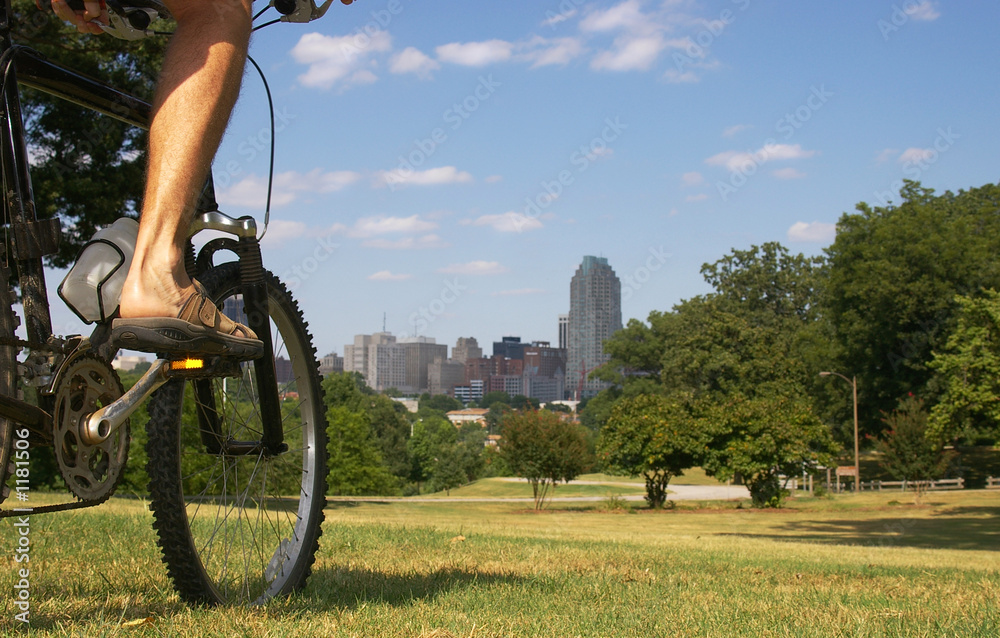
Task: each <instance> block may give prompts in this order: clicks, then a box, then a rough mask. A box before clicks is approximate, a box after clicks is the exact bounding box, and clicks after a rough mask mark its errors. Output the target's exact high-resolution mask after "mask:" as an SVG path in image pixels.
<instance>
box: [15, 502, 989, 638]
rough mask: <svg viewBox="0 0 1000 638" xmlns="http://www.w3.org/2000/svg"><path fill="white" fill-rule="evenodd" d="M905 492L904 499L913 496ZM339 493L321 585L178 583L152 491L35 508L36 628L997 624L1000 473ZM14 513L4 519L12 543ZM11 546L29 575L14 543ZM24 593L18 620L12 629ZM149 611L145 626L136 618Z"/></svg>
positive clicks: (749, 629) (707, 629)
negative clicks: (624, 491)
mask: <svg viewBox="0 0 1000 638" xmlns="http://www.w3.org/2000/svg"><path fill="white" fill-rule="evenodd" d="M896 501H899V503H897V502H896ZM599 506H600V504H579V503H556V504H554V505H553V506H552V507H551V508H550V509H548V510H546V511H544V512H541V513H536V512H534V511H532V510H531V509H530V505H529V506H525V504H523V503H478V502H477V503H463V502H456V501H447V500H445V501H433V502H416V501H407V500H398V501H393V502H391V503H350V502H338V503H335V504H333V505H331V506H330V507H329V508H328V510H327V522H326V524H325V527H324V535H323V537H322V539H321V550H320V556H319V559H318V561H317V565H316V568H315V573H314V575H313V577H312V578H311V579H310V582H309V586H308V587H307V588H306V590H305V591H304V592H303V593H302V594H300V595H298V596H296V597H294V598H292V599H290V600H285V601H276V602H274V603H272V604H270V605H268V606H266V607H264V608H262V609H253V610H244V609H191V608H188V607H186V606H184V605H183V604H181V603H180V602H179V601H178V599H177V597H176V596H175V595H174V593H173V591H172V589H171V586H170V584H169V582H168V580H167V578H166V574H165V571H164V568H163V566H162V565H161V563H160V561H159V555H158V552H157V550H156V549H155V546H154V542H153V532H152V529H151V515H150V514H149V513H148V511H146V509H145V508H144V506H143V504H142V503H141V502H138V501H125V500H115V501H113V502H111V503H108V504H106V505H104V506H101V507H100V508H96V509H92V510H84V511H80V512H74V513H62V514H50V515H39V516H36V517H33V518H32V540H33V542H34V543H35V545H34V546H33V549H32V554H31V558H32V562H31V569H32V577H31V580H32V590H31V591H32V596H33V601H34V606H33V607H32V628H33V633H34V634H37V635H53V636H63V635H72V636H234V635H238V636H275V637H278V636H377V637H379V638H383V637H388V636H413V637H417V638H447V637H477V638H482V637H491V636H553V637H556V636H559V637H561V636H614V637H619V636H637V637H638V636H642V637H646V636H810V637H811V636H963V637H964V636H984V637H985V636H990V637H994V636H997V635H998V634H1000V553H998V552H997V549H998V548H1000V525H998V524H997V520H998V518H1000V492H996V491H994V492H986V491H965V492H939V493H932V494H929V495H927V496H926V497H925V503H924V505H922V506H919V507H916V506H913V505H912V504H911V503H910V502H909V499H904V498H900V495H899V494H885V493H883V494H878V493H865V494H862V495H858V496H855V495H842V496H837V497H835V498H829V499H802V498H799V499H793V500H792V501H791V502H790V505H789V507H788V508H786V509H783V510H779V511H759V510H749V509H736V506H735V505H734V504H716V505H713V506H710V507H705V508H702V509H677V510H674V511H664V512H650V511H647V510H636V511H634V513H607V512H601V511H598V510H596V509H588V508H589V507H599ZM12 530H13V528H12V527H10V525H9V524H7V523H5V524H2V526H0V543H2V546H3V547H7V548H10V547H11V546H12V540H13V538H14V537H13V534H12ZM4 554H6V555H0V563H2V564H0V589H2V590H3V591H5V592H11V591H13V590H12V587H13V583H14V578H13V572H14V567H15V564H14V563H13V558H12V553H11V552H4ZM14 611H15V610H14V608H13V607H12V605H11V602H10V600H9V598H8V599H7V600H5V603H4V605H3V606H2V613H0V634H8V633H11V632H12V629H13V628H14V626H15V624H14V622H13V613H14ZM145 618H151V620H150V621H149V623H148V624H144V625H140V626H137V627H126V626H125V623H126V622H128V621H130V620H136V619H145Z"/></svg>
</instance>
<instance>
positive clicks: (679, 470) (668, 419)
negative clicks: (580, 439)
mask: <svg viewBox="0 0 1000 638" xmlns="http://www.w3.org/2000/svg"><path fill="white" fill-rule="evenodd" d="M703 448H704V441H703V437H702V436H701V435H700V432H699V430H698V428H697V424H696V422H695V420H694V419H692V417H691V415H690V414H689V413H688V411H687V409H686V408H685V407H684V406H683V405H681V403H680V402H678V401H675V400H671V399H667V398H665V397H662V396H657V395H644V396H637V397H629V398H625V399H622V400H621V401H619V402H618V403H617V404H615V407H614V408H613V409H612V411H611V416H610V418H609V419H608V422H607V423H606V424H605V426H604V428H602V429H601V433H600V438H599V440H598V454H599V455H600V457H601V458H602V459H603V461H604V466H605V468H606V469H607V470H608V471H609V472H611V473H612V474H624V475H628V476H640V475H641V476H642V477H643V478H644V479H645V480H646V502H647V503H649V506H650V507H652V508H654V509H659V508H661V507H663V504H664V502H665V501H666V498H667V485H668V484H669V483H670V479H672V478H673V477H675V476H680V475H681V474H683V472H684V470H686V469H688V468H690V467H693V466H694V465H695V463H696V458H697V455H698V454H699V453H700V452H701V450H702V449H703Z"/></svg>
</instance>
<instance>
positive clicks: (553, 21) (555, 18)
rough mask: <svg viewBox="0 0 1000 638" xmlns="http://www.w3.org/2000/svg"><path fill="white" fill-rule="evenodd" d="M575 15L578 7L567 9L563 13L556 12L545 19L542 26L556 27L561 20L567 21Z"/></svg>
mask: <svg viewBox="0 0 1000 638" xmlns="http://www.w3.org/2000/svg"><path fill="white" fill-rule="evenodd" d="M575 15H576V9H570V10H569V11H565V12H563V13H556V14H553V15H552V16H550V17H549V18H547V19H545V20H543V21H542V26H546V27H554V26H555V25H557V24H559V23H561V22H566V21H567V20H569V19H570V18H572V17H573V16H575Z"/></svg>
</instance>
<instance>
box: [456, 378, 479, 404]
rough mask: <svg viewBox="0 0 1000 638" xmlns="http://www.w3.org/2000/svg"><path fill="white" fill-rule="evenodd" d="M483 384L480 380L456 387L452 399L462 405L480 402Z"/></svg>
mask: <svg viewBox="0 0 1000 638" xmlns="http://www.w3.org/2000/svg"><path fill="white" fill-rule="evenodd" d="M485 385H486V384H485V382H484V381H483V380H482V379H474V380H472V381H469V382H468V383H465V384H462V385H456V386H455V390H454V397H455V398H456V399H458V400H459V401H461V402H462V403H464V404H466V405H468V404H469V403H471V402H472V401H482V400H483V395H485V394H486V392H485V389H486V388H485Z"/></svg>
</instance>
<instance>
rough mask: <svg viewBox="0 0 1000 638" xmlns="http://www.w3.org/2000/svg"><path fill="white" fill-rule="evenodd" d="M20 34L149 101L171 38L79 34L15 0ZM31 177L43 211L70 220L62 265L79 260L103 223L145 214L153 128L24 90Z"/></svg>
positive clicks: (57, 258)
mask: <svg viewBox="0 0 1000 638" xmlns="http://www.w3.org/2000/svg"><path fill="white" fill-rule="evenodd" d="M13 9H14V34H13V37H14V39H15V40H17V41H18V42H20V43H23V44H28V45H30V46H31V47H33V48H36V49H38V50H39V51H41V52H42V53H43V54H45V55H46V56H49V57H51V58H52V59H54V60H58V61H60V62H62V63H64V64H66V65H68V66H70V67H72V68H74V69H76V70H78V71H80V72H82V73H84V74H86V75H90V76H92V77H97V78H101V79H103V80H105V81H107V82H109V83H110V84H112V85H113V86H116V87H117V88H119V89H122V90H125V91H128V92H131V93H135V94H137V95H139V96H140V97H144V98H146V99H149V98H150V97H151V96H152V91H153V86H154V84H155V81H156V76H157V74H158V72H159V67H160V63H161V61H162V58H163V53H164V51H165V48H166V42H167V39H166V38H143V39H141V40H137V41H134V42H125V41H123V40H118V39H115V38H109V37H95V36H91V35H84V34H80V33H77V32H76V30H75V29H73V28H71V27H69V26H68V25H66V24H64V23H63V22H62V21H61V20H59V19H58V18H57V17H56V16H55V15H54V14H53V13H51V12H42V11H39V10H38V9H37V7H36V6H35V3H34V2H33V0H15V1H14V3H13ZM24 112H25V120H26V123H27V141H28V145H29V147H30V148H31V149H32V153H31V155H32V163H33V168H32V173H31V180H32V186H33V187H34V193H35V199H36V204H37V210H38V215H39V217H43V218H44V217H55V216H59V217H61V218H62V219H63V221H64V224H63V241H62V243H61V244H60V248H59V252H58V253H57V254H55V255H51V256H49V258H48V259H49V261H50V263H51V264H52V265H55V266H60V267H62V266H66V265H68V264H70V263H72V262H73V260H75V258H76V256H77V253H78V252H79V251H80V249H81V248H82V246H83V244H84V243H86V242H87V241H89V240H90V238H91V237H92V236H93V234H94V232H95V231H96V230H97V228H99V227H103V226H106V225H108V224H110V223H112V222H113V221H115V220H116V219H117V218H119V217H123V216H130V217H135V216H137V214H138V209H139V205H140V201H141V198H142V192H143V187H144V184H145V174H144V173H145V164H146V134H145V132H144V131H142V130H139V129H137V128H134V127H131V126H129V125H127V124H124V123H122V122H119V121H118V120H115V119H112V118H110V117H107V116H103V115H99V114H97V113H94V112H93V111H88V110H86V109H84V108H82V107H79V106H77V105H75V104H72V103H70V102H66V101H64V100H59V99H57V98H54V97H51V96H49V95H47V94H44V93H42V92H39V91H34V90H26V91H25V92H24Z"/></svg>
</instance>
